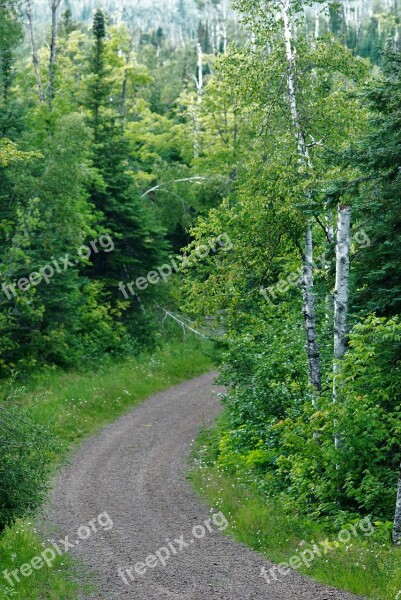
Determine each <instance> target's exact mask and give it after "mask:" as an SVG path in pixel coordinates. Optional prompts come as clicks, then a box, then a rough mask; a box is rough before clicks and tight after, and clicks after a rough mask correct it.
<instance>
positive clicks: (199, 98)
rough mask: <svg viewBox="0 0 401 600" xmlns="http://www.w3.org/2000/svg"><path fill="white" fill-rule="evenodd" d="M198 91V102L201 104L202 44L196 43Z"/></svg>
mask: <svg viewBox="0 0 401 600" xmlns="http://www.w3.org/2000/svg"><path fill="white" fill-rule="evenodd" d="M195 81H196V89H197V92H198V104H202V97H203V52H202V46H201V45H200V44H199V43H198V77H197V79H195Z"/></svg>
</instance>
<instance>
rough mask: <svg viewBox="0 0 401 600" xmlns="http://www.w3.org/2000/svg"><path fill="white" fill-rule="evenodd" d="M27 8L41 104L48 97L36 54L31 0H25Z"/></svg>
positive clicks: (33, 61) (33, 62)
mask: <svg viewBox="0 0 401 600" xmlns="http://www.w3.org/2000/svg"><path fill="white" fill-rule="evenodd" d="M25 6H26V14H27V17H28V27H29V35H30V39H31V49H32V64H33V68H34V70H35V77H36V82H37V85H38V90H39V99H40V101H41V102H44V101H45V100H46V96H45V93H44V91H43V86H42V80H41V78H40V72H39V61H38V56H37V54H36V46H35V36H34V32H33V19H32V4H31V0H25Z"/></svg>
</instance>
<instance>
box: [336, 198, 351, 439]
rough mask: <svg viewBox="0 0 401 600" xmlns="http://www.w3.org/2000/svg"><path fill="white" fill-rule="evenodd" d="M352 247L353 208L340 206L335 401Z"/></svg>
mask: <svg viewBox="0 0 401 600" xmlns="http://www.w3.org/2000/svg"><path fill="white" fill-rule="evenodd" d="M350 248H351V208H350V207H349V206H343V205H341V204H340V205H339V206H338V225H337V244H336V287H335V291H334V366H333V370H334V382H333V402H337V397H338V382H337V378H338V375H339V373H340V368H341V366H340V365H341V359H342V358H343V357H344V355H345V353H346V349H347V329H348V302H349V274H350ZM339 443H340V435H339V434H336V436H335V444H336V447H338V446H339Z"/></svg>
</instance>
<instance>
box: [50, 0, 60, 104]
mask: <svg viewBox="0 0 401 600" xmlns="http://www.w3.org/2000/svg"><path fill="white" fill-rule="evenodd" d="M60 4H61V0H51V3H50V8H51V12H52V29H51V40H50V59H49V87H48V93H47V102H48V105H49V110H50V111H51V110H52V108H53V98H54V66H55V63H56V55H57V33H58V22H57V11H58V9H59V6H60Z"/></svg>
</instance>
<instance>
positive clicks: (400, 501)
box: [393, 470, 401, 546]
mask: <svg viewBox="0 0 401 600" xmlns="http://www.w3.org/2000/svg"><path fill="white" fill-rule="evenodd" d="M393 542H394V544H396V545H397V546H401V470H400V476H399V479H398V492H397V503H396V507H395V517H394V527H393Z"/></svg>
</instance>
